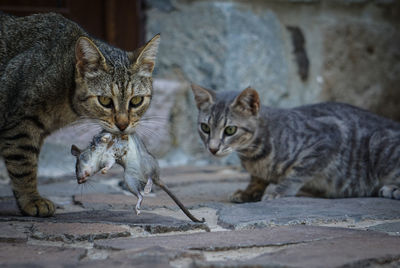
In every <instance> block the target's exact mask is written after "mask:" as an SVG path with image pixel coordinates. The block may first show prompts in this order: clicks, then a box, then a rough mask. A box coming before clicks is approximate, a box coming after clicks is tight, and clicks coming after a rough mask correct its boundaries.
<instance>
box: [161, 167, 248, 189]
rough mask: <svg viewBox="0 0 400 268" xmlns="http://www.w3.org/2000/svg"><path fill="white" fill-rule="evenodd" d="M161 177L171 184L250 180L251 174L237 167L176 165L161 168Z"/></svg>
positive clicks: (170, 185) (171, 185)
mask: <svg viewBox="0 0 400 268" xmlns="http://www.w3.org/2000/svg"><path fill="white" fill-rule="evenodd" d="M160 176H161V179H162V180H163V181H164V182H165V183H166V184H167V185H168V186H169V187H174V186H181V185H187V184H192V183H205V182H215V183H219V182H249V178H250V177H249V174H248V173H246V172H244V171H242V170H241V169H238V168H235V167H214V166H211V167H208V166H204V167H190V166H189V167H185V166H182V167H175V168H163V169H161V174H160Z"/></svg>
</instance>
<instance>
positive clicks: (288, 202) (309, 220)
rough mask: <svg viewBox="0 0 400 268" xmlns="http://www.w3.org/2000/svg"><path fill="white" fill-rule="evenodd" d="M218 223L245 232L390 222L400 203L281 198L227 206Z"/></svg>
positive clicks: (352, 199)
mask: <svg viewBox="0 0 400 268" xmlns="http://www.w3.org/2000/svg"><path fill="white" fill-rule="evenodd" d="M218 214H219V218H218V223H219V224H220V225H221V226H223V227H226V228H233V229H242V228H254V227H265V226H270V225H287V224H314V225H315V224H322V223H333V222H342V221H350V222H351V221H353V222H358V221H362V220H367V219H373V220H376V219H379V220H391V219H397V218H398V217H399V216H398V215H400V203H399V201H397V200H391V199H385V198H345V199H321V198H305V197H288V198H279V199H275V200H271V201H261V202H256V203H246V204H237V205H226V206H224V207H222V208H221V209H220V211H219V212H218Z"/></svg>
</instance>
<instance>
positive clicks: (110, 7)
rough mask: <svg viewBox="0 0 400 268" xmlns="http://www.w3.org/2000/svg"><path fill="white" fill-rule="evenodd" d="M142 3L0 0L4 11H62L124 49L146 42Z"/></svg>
mask: <svg viewBox="0 0 400 268" xmlns="http://www.w3.org/2000/svg"><path fill="white" fill-rule="evenodd" d="M143 5H144V4H143V0H35V1H29V0H0V10H1V11H3V12H5V13H9V14H13V15H16V16H26V15H29V14H34V13H43V12H56V13H60V14H62V15H63V16H65V17H67V18H69V19H71V20H73V21H75V22H77V23H78V24H80V25H81V26H82V27H83V28H84V29H85V30H86V31H87V32H88V33H90V34H91V35H93V36H95V37H97V38H100V39H102V40H105V41H106V42H107V43H109V44H111V45H113V46H116V47H119V48H122V49H125V50H134V49H136V48H138V47H139V46H141V45H143V43H144V41H145V40H144V12H143Z"/></svg>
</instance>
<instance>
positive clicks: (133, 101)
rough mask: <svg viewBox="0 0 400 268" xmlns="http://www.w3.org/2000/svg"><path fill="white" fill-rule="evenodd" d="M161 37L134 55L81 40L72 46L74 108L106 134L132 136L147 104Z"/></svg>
mask: <svg viewBox="0 0 400 268" xmlns="http://www.w3.org/2000/svg"><path fill="white" fill-rule="evenodd" d="M159 43H160V35H156V36H155V37H153V39H151V40H150V41H149V42H148V43H147V44H146V45H144V46H143V47H141V48H139V49H138V50H137V51H135V52H125V51H122V50H119V49H117V48H113V47H111V46H107V45H104V44H102V43H98V46H96V45H95V44H94V42H93V41H91V40H90V39H89V38H87V37H80V38H79V39H78V41H77V42H76V46H75V58H76V71H75V81H76V90H75V94H74V97H73V106H74V109H75V110H76V111H77V113H78V114H80V115H81V116H82V117H84V118H87V119H92V120H95V121H96V122H97V123H99V124H100V125H101V126H102V127H103V128H104V129H105V130H107V131H108V132H112V133H116V134H120V133H125V134H127V133H132V132H133V131H134V129H135V127H136V126H137V125H138V123H139V120H140V118H141V117H142V116H143V114H144V112H145V111H146V110H147V108H148V107H149V105H150V101H151V97H152V91H153V85H152V72H153V69H154V65H155V61H156V56H157V51H158V45H159Z"/></svg>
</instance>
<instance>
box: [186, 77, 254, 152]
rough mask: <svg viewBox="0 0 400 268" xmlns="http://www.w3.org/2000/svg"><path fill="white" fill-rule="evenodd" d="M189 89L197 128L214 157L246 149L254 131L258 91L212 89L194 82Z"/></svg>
mask: <svg viewBox="0 0 400 268" xmlns="http://www.w3.org/2000/svg"><path fill="white" fill-rule="evenodd" d="M192 90H193V94H194V98H195V101H196V105H197V108H198V110H199V115H198V121H197V122H198V131H199V134H200V137H201V139H202V140H203V142H204V144H205V146H206V147H207V149H208V150H209V151H210V152H211V153H212V154H213V155H215V156H225V155H228V154H229V153H231V152H233V151H238V150H241V149H246V148H247V146H249V144H250V143H251V141H252V139H253V137H254V134H255V132H256V130H257V121H258V113H259V109H260V99H259V96H258V93H257V91H256V90H254V89H252V88H246V89H245V90H243V91H242V92H230V91H229V92H215V91H213V90H210V89H205V88H202V87H200V86H197V85H192Z"/></svg>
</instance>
